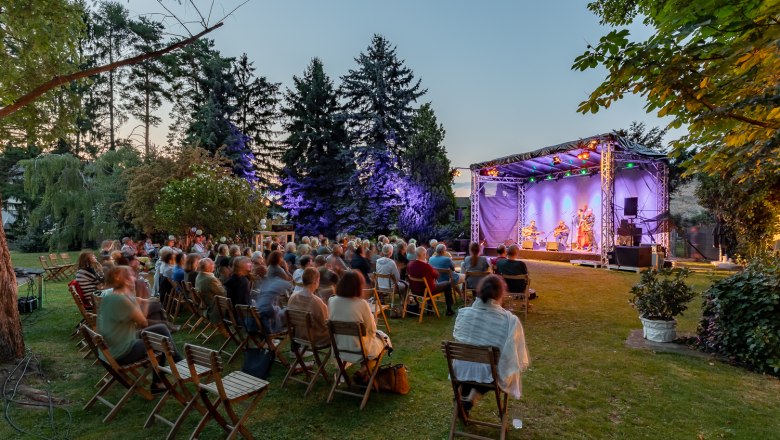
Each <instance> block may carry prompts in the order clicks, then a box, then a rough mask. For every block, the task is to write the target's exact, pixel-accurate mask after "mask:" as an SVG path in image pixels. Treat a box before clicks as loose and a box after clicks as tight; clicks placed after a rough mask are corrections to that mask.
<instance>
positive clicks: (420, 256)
mask: <svg viewBox="0 0 780 440" xmlns="http://www.w3.org/2000/svg"><path fill="white" fill-rule="evenodd" d="M414 254H415V256H416V257H417V260H419V261H425V257H427V256H428V250H427V249H425V248H424V247H422V246H420V247H418V248H417V249H416V250H415V251H414Z"/></svg>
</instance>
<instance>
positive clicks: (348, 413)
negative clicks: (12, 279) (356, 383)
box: [0, 253, 780, 439]
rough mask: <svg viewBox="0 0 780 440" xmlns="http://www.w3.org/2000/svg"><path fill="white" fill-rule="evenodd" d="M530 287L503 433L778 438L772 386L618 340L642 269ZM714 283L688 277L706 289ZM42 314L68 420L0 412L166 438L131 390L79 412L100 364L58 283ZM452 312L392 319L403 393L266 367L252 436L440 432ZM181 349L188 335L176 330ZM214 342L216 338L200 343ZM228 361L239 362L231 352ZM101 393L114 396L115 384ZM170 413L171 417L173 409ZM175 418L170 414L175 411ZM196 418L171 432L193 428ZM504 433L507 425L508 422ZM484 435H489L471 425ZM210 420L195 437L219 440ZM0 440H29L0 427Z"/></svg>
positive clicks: (488, 408)
mask: <svg viewBox="0 0 780 440" xmlns="http://www.w3.org/2000/svg"><path fill="white" fill-rule="evenodd" d="M35 257H36V256H35V255H29V254H17V253H14V254H12V258H13V261H14V265H15V266H27V267H37V260H36V259H35ZM528 266H529V270H530V272H531V277H532V286H533V287H534V288H535V289H536V290H537V292H538V293H539V298H538V299H536V300H534V301H532V304H533V309H532V311H531V313H530V314H529V316H528V319H527V322H524V323H523V324H524V327H525V334H526V342H527V344H528V349H529V353H530V356H531V362H532V365H531V368H530V370H529V371H528V372H527V373H526V374H525V375H524V378H523V384H524V390H523V391H524V396H523V398H522V399H521V400H519V401H511V403H510V414H511V416H512V417H513V418H520V419H522V420H523V428H522V429H519V430H511V431H510V433H509V438H513V439H521V438H523V439H531V438H533V439H562V438H565V439H569V438H572V439H585V438H594V439H605V438H606V439H642V438H647V439H667V438H668V439H771V438H780V381H778V379H776V378H772V377H769V376H762V375H758V374H754V373H751V372H748V371H746V370H743V369H741V368H738V367H734V366H731V365H728V364H725V363H722V362H719V361H716V360H712V359H706V358H699V357H692V356H684V355H677V354H661V353H654V352H651V351H647V350H637V349H631V348H627V347H626V346H625V340H626V337H627V336H628V334H629V332H630V331H631V330H632V329H635V328H638V327H639V326H640V323H639V321H638V319H637V315H636V312H635V311H634V310H633V309H631V307H630V305H629V304H628V302H627V300H628V289H629V287H630V286H631V285H632V284H633V283H635V282H636V281H637V280H638V277H639V275H637V274H632V273H616V272H608V271H604V270H598V269H590V268H580V267H572V266H570V265H567V264H561V263H540V262H529V264H528ZM709 283H710V279H709V278H708V277H707V276H706V275H703V274H697V275H695V276H694V278H693V284H694V285H695V287H696V289H697V290H698V291H702V290H703V289H704V288H706V286H708V285H709ZM46 291H47V295H46V298H45V302H44V307H43V309H42V310H39V311H36V312H35V313H33V314H28V315H23V326H24V331H25V339H26V343H27V349H28V350H31V351H32V352H33V353H35V355H36V356H37V358H38V359H39V360H40V361H41V365H42V368H43V375H42V376H39V375H30V376H28V377H27V378H26V379H25V383H26V384H27V385H30V386H33V387H36V388H40V389H45V390H49V391H51V393H52V395H54V396H56V397H57V398H61V399H65V400H66V401H67V402H69V403H67V404H66V405H64V407H65V408H66V409H67V410H68V411H70V413H71V415H72V422H71V423H68V418H67V415H66V413H65V411H63V410H59V409H58V410H55V412H54V419H53V423H54V426H55V429H54V430H52V427H51V426H52V421H51V420H50V419H49V415H48V412H47V411H46V410H39V409H30V408H23V407H19V406H17V405H11V406H10V407H9V411H8V415H9V416H10V417H11V418H12V420H14V422H15V423H16V424H18V425H20V426H22V427H23V428H24V429H25V430H28V431H31V432H35V433H37V434H39V435H41V436H43V437H49V438H80V439H81V438H83V439H106V438H115V437H117V438H122V439H146V438H163V437H164V435H165V434H166V433H167V427H166V426H164V425H162V424H159V423H158V424H155V425H154V426H152V427H151V428H149V429H143V428H142V425H143V423H144V421H145V419H146V416H147V415H148V413H149V411H150V410H151V408H152V406H153V403H152V402H147V401H143V400H141V399H138V398H134V399H132V400H131V401H130V403H129V404H128V405H127V406H126V407H125V409H124V410H123V411H122V412H121V413H120V414H119V416H118V417H117V418H116V419H115V420H114V421H113V422H111V423H109V424H106V425H104V424H102V422H101V420H102V418H103V417H104V416H105V414H106V413H107V408H106V407H105V406H102V405H99V404H98V405H96V406H94V407H93V408H92V409H90V410H89V411H83V410H82V409H81V408H82V406H83V405H84V403H85V402H86V401H87V400H88V399H89V398H90V397H91V396H92V394H93V393H94V392H95V388H94V384H95V383H96V382H97V380H98V379H99V378H100V377H101V376H102V374H103V371H101V369H100V368H99V367H97V366H92V365H91V361H86V360H83V359H81V357H80V356H79V355H77V353H76V349H75V341H74V340H73V339H70V338H69V336H68V335H69V334H70V332H71V331H72V329H73V327H74V325H75V324H76V323H77V322H78V320H79V319H78V316H77V314H78V312H77V311H76V309H75V306H74V305H73V304H72V300H71V299H70V297H69V295H68V294H67V292H66V290H65V283H47V285H46ZM700 302H701V301H700V300H699V299H696V300H694V302H693V303H692V305H691V309H690V310H689V311H688V313H686V315H685V316H684V317H682V318H680V319H679V329H680V330H681V331H684V332H694V331H695V329H696V324H697V321H698V317H699V314H700ZM453 322H454V318H445V317H442V318H441V319H435V318H432V319H426V320H425V322H424V323H423V324H422V325H420V324H418V323H417V322H416V321H412V320H405V321H400V320H392V321H391V326H392V333H391V338H392V340H393V344H394V346H395V348H396V350H395V352H394V353H393V356H392V359H391V360H392V362H394V363H398V362H401V363H404V364H406V365H407V366H408V367H409V369H410V383H411V388H412V391H411V392H410V393H409V394H408V395H406V396H397V395H389V394H381V393H376V394H372V397H371V399H370V400H369V403H368V406H367V407H366V409H365V410H363V411H359V410H358V404H359V401H358V399H356V398H350V397H348V396H337V397H336V398H335V401H334V402H333V403H332V404H326V403H325V399H326V397H327V392H328V388H327V386H326V385H325V384H324V383H323V382H321V383H320V384H319V385H318V386H316V387H315V389H314V391H313V392H312V393H311V394H310V395H309V396H308V397H307V398H305V399H304V398H303V397H302V395H303V387H302V386H301V385H298V384H294V383H293V384H290V385H288V386H287V387H286V388H285V389H281V388H280V387H279V384H280V382H281V379H282V377H283V375H284V371H283V369H282V368H281V366H280V365H276V366H275V367H274V370H273V373H272V375H271V378H270V382H271V388H270V391H269V392H268V394H267V396H266V398H265V399H264V400H263V401H262V402H261V404H260V405H259V406H258V408H257V409H256V410H255V412H254V414H253V416H252V418H251V421H250V422H249V423H248V426H249V428H250V430H251V431H252V432H253V433H254V434H255V436H256V437H257V438H258V439H261V438H280V439H281V438H296V439H308V438H326V439H337V438H338V439H352V438H355V439H357V438H369V439H384V438H393V439H443V438H446V437H447V435H448V430H449V417H450V413H451V407H452V406H451V405H452V403H451V398H452V394H451V388H450V385H449V381H448V379H447V371H446V365H445V361H444V358H443V356H442V354H441V352H440V351H439V344H440V342H441V341H442V340H445V339H449V338H451V335H452V326H453ZM174 338H175V340H176V343H177V345H179V347H181V346H183V344H184V343H185V342H193V338H192V337H191V336H190V335H184V334H182V333H181V332H180V333H177V334H175V335H174ZM210 345H211V346H212V348H215V347H216V345H217V344H216V343H212V344H210ZM229 368H230V369H235V368H240V360H236V361H234V363H233V364H232V365H230V366H229ZM114 391H115V392H114V393H113V394H111V397H112V398H114V399H115V398H116V397H117V395H118V394H117V391H118V389H117V390H114ZM492 403H493V402H492V401H491V400H490V399H485V400H484V401H483V402H482V403H481V404H480V405H479V406H478V408H477V409H475V410H474V414H476V415H482V416H487V415H489V414H490V413H491V412H492V410H493V406H494V404H493V405H491V404H492ZM171 409H175V407H174V406H173V405H171V406H169V407H168V410H169V411H168V413H167V414H168V415H169V416H172V414H171V413H172V412H171V411H170V410H171ZM173 412H176V409H175V410H174V411H173ZM196 422H197V418H196V417H195V416H192V417H191V419H190V420H189V421H188V424H187V425H186V427H185V428H184V429H183V430H182V432H181V435H180V437H185V435H184V434H185V433H186V434H187V435H189V432H191V430H192V428H193V427H194V425H195V423H196ZM510 429H511V428H510ZM474 432H481V433H483V434H488V435H492V434H493V431H489V430H487V431H485V430H475V431H474ZM220 437H222V431H221V430H220V429H218V428H217V427H216V425H215V424H212V425H210V426H209V428H208V429H207V431H206V432H205V434H204V436H203V438H220ZM0 438H2V439H7V438H28V437H27V436H24V435H21V434H18V433H16V432H15V431H14V430H13V429H12V428H11V426H10V425H9V424H8V423H7V422H6V423H3V424H0Z"/></svg>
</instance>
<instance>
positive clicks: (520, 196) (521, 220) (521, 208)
mask: <svg viewBox="0 0 780 440" xmlns="http://www.w3.org/2000/svg"><path fill="white" fill-rule="evenodd" d="M524 224H525V184H524V183H520V182H518V183H517V238H516V240H515V243H517V245H518V246H520V245H522V243H523V242H522V241H521V239H522V230H523V225H524Z"/></svg>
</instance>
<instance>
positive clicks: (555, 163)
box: [553, 155, 561, 165]
mask: <svg viewBox="0 0 780 440" xmlns="http://www.w3.org/2000/svg"><path fill="white" fill-rule="evenodd" d="M560 163H561V158H560V157H558V156H557V155H556V156H553V165H558V164H560Z"/></svg>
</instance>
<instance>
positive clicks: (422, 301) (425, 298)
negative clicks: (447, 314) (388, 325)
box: [401, 276, 444, 323]
mask: <svg viewBox="0 0 780 440" xmlns="http://www.w3.org/2000/svg"><path fill="white" fill-rule="evenodd" d="M412 282H417V283H423V285H424V286H425V290H424V291H423V293H422V295H420V294H416V293H414V289H412ZM432 292H433V290H431V287H430V286H429V285H428V280H427V279H426V278H415V277H413V276H409V291H408V292H407V293H406V299H405V300H404V311H403V313H402V314H401V318H406V314H407V313H409V314H410V315H418V313H415V312H410V311H408V310H407V309H408V306H409V300H410V299H412V298H414V299H415V300H416V301H417V304H419V305H420V310H419V316H420V321H419V322H420V323H422V320H423V315H425V309H426V307H427V305H428V302H430V303H431V305H432V306H433V311H434V312H435V313H436V317H437V318H441V315H440V314H439V308H438V307H436V300H437V299H441V297H442V296H443V295H444V292H439V293H437V294H436V295H434V294H433V293H432Z"/></svg>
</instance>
